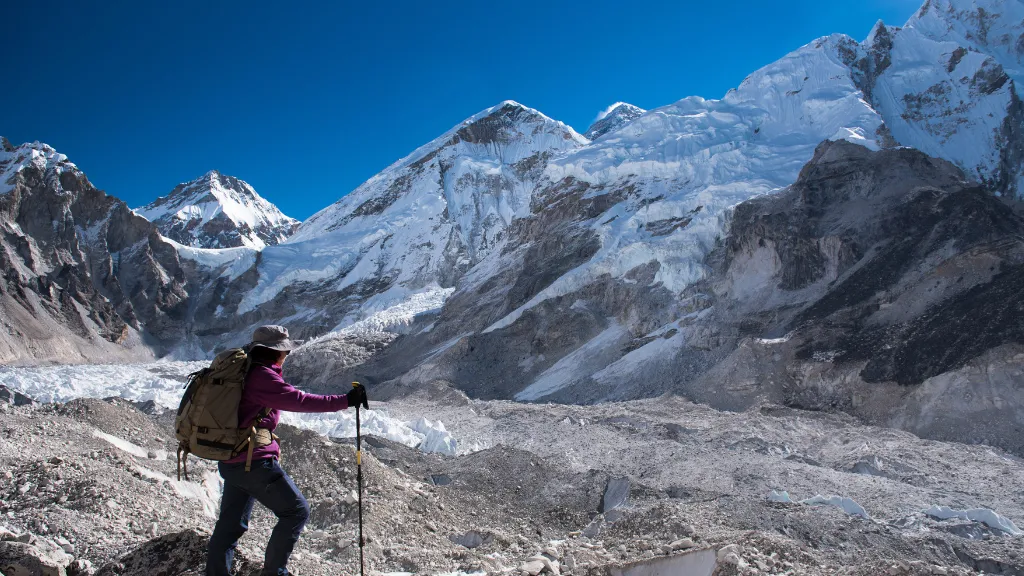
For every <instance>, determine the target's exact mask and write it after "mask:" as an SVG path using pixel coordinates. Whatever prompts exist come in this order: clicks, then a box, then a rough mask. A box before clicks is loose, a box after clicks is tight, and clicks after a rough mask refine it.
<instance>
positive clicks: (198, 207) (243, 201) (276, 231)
mask: <svg viewBox="0 0 1024 576" xmlns="http://www.w3.org/2000/svg"><path fill="white" fill-rule="evenodd" d="M136 212H138V213H139V214H140V215H141V216H143V217H145V218H147V219H148V220H150V221H151V222H153V223H155V224H156V225H157V226H158V227H159V228H160V232H161V233H162V234H163V235H164V236H166V237H168V238H170V239H171V240H174V241H175V242H178V243H180V244H184V245H187V246H194V247H197V248H230V247H235V246H249V247H251V248H256V249H261V248H263V247H264V246H267V245H273V244H277V243H279V242H281V241H283V240H284V239H286V238H287V237H288V236H289V235H291V233H292V231H294V229H295V227H296V226H297V225H298V221H297V220H295V219H293V218H289V217H288V216H285V215H284V214H283V213H282V212H281V211H280V210H279V209H278V208H277V206H274V204H272V203H271V202H269V201H268V200H266V199H265V198H263V197H262V196H260V195H259V194H257V193H256V190H254V189H253V187H252V186H250V185H249V184H248V183H247V182H245V181H244V180H240V179H238V178H235V177H234V176H228V175H225V174H222V173H221V172H220V171H218V170H210V171H208V172H207V173H205V174H203V175H202V176H200V177H199V178H196V179H195V180H192V181H190V182H184V183H182V184H178V185H177V186H176V187H175V188H174V190H172V191H171V193H170V194H168V195H167V196H162V197H160V198H157V199H156V200H155V201H153V202H152V203H150V204H149V205H147V206H144V207H142V208H138V209H136Z"/></svg>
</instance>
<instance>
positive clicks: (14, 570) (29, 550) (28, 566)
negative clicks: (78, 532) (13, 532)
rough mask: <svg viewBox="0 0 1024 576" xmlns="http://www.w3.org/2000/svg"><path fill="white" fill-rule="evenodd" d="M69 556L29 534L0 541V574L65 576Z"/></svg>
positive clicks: (69, 560)
mask: <svg viewBox="0 0 1024 576" xmlns="http://www.w3.org/2000/svg"><path fill="white" fill-rule="evenodd" d="M70 564H71V556H68V555H67V554H65V553H64V550H62V549H61V548H60V546H57V545H56V544H54V543H53V542H50V541H48V540H44V539H42V538H38V537H36V536H34V535H31V534H26V535H24V537H18V539H17V540H4V541H0V572H3V573H4V574H6V575H7V576H67V573H68V572H67V568H68V566H69V565H70Z"/></svg>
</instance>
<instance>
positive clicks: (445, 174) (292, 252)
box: [237, 101, 587, 330]
mask: <svg viewBox="0 0 1024 576" xmlns="http://www.w3.org/2000/svg"><path fill="white" fill-rule="evenodd" d="M586 143H587V141H586V139H584V138H583V137H582V136H580V135H579V134H577V133H576V132H575V131H573V130H572V128H570V127H568V126H566V125H565V124H563V123H561V122H557V121H554V120H552V119H550V118H548V117H547V116H544V115H543V114H541V113H539V112H537V111H536V110H533V109H530V108H527V107H525V106H523V105H521V104H518V103H515V102H511V101H508V102H503V103H501V104H499V105H497V106H494V107H492V108H489V109H487V110H484V111H482V112H480V113H479V114H476V115H474V116H472V117H470V118H468V119H467V120H465V121H464V122H462V123H461V124H459V125H458V126H455V127H454V128H452V129H451V130H449V131H448V132H446V133H445V134H443V135H441V136H440V137H438V138H436V139H435V140H433V141H432V142H430V143H428V144H426V145H425V146H422V147H420V148H419V149H417V150H416V151H414V152H413V153H412V154H410V155H409V156H407V157H405V158H403V159H402V160H399V161H398V162H396V163H395V164H393V165H392V166H390V167H388V168H387V169H385V170H384V171H383V172H381V173H380V174H378V175H377V176H374V177H373V178H371V179H370V180H368V181H367V182H366V183H364V184H363V185H361V186H360V187H359V188H357V189H356V190H354V191H353V192H351V193H350V194H347V195H346V196H344V197H343V198H342V199H341V200H339V201H338V202H336V203H335V204H333V205H331V206H329V207H327V208H325V209H324V210H321V211H320V212H318V213H317V214H315V215H313V216H312V217H310V218H309V219H308V220H307V221H306V222H304V223H303V224H302V225H300V226H299V228H298V229H297V230H296V232H295V234H294V235H293V236H292V237H290V238H289V239H288V240H287V241H286V242H284V243H282V244H281V245H279V246H274V247H268V248H266V249H264V250H263V252H262V253H261V257H260V263H259V266H258V270H257V275H258V280H257V281H256V284H255V286H253V287H252V288H251V289H249V290H248V291H247V292H246V293H245V295H244V297H243V298H242V300H241V301H240V302H239V303H238V305H237V313H242V314H244V313H248V312H252V311H254V310H257V309H258V310H260V314H262V315H264V317H265V314H266V313H267V312H266V310H267V309H268V308H267V307H270V308H274V309H276V308H280V307H283V308H281V309H282V310H283V309H288V310H291V312H289V313H287V314H283V315H288V314H295V313H300V314H301V316H302V317H310V318H313V317H315V318H316V319H317V321H318V322H326V321H327V320H328V319H331V322H333V323H332V324H330V325H327V326H322V327H321V328H320V329H321V330H322V329H323V328H334V327H342V325H346V324H349V323H352V322H356V321H359V320H362V319H363V318H364V317H365V316H367V315H369V314H371V313H373V312H376V311H379V310H384V309H386V308H388V307H391V306H393V305H396V304H399V303H401V302H403V301H405V300H406V299H408V298H410V295H413V294H416V293H421V292H423V291H439V290H440V291H445V292H444V293H450V291H451V288H452V287H453V286H454V285H455V283H456V281H457V280H458V279H459V278H460V277H461V275H462V274H463V273H464V272H465V271H466V270H468V269H470V268H471V267H472V266H474V265H475V264H476V263H478V262H479V261H480V260H481V259H482V258H484V257H485V256H486V255H487V254H488V253H490V252H491V250H492V248H493V246H495V245H497V244H499V243H500V242H501V241H502V239H503V238H504V237H505V235H506V229H507V227H508V226H509V225H510V224H511V223H512V222H513V221H514V220H516V219H517V218H522V217H523V216H526V215H528V214H529V213H530V205H531V199H532V194H533V191H534V189H535V188H536V187H537V182H538V180H539V179H540V178H541V176H542V175H543V173H544V169H545V167H546V165H547V162H548V159H549V158H551V157H553V156H555V155H557V154H560V153H562V152H564V151H565V150H572V149H576V148H580V147H582V146H584V145H585V144H586ZM300 287H301V288H300ZM296 289H301V290H303V294H304V296H303V297H300V298H295V297H293V296H292V291H293V290H296ZM312 294H320V295H322V296H323V298H324V300H325V301H324V302H322V303H317V304H316V305H315V306H310V305H309V304H308V303H307V301H308V300H309V299H310V296H311V295H312ZM317 298H318V297H317ZM427 300H429V298H428V299H427ZM296 305H298V306H300V308H296ZM325 310H329V311H333V312H325ZM343 311H344V313H342V312H343ZM275 314H276V313H275ZM339 314H340V315H339Z"/></svg>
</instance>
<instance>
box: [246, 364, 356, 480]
mask: <svg viewBox="0 0 1024 576" xmlns="http://www.w3.org/2000/svg"><path fill="white" fill-rule="evenodd" d="M264 408H270V413H269V414H268V415H267V417H266V418H264V419H263V420H261V421H260V422H259V424H258V425H257V427H258V428H266V429H268V430H273V429H275V428H277V422H278V421H279V420H280V419H281V412H280V411H281V410H285V411H287V412H336V411H338V410H344V409H346V408H348V398H347V397H345V396H344V395H341V396H321V395H319V394H306V393H305V392H303V391H301V390H298V389H296V388H295V387H294V386H292V385H291V384H289V383H287V382H285V381H284V378H282V377H281V367H280V366H278V365H277V364H274V365H273V366H265V365H263V364H253V366H252V368H250V369H249V373H248V374H247V375H246V376H245V391H243V392H242V400H241V402H239V404H238V425H239V426H250V425H251V423H252V421H253V420H254V419H255V418H256V416H258V415H259V413H260V410H263V409H264ZM247 454H248V453H247V452H242V453H241V454H239V455H238V456H235V457H234V458H232V459H230V460H227V461H226V462H227V463H228V464H235V463H237V462H245V458H246V456H247ZM280 457H281V447H280V446H278V445H277V440H274V442H272V443H271V444H270V445H268V446H262V447H257V448H256V449H254V450H253V451H252V459H253V460H259V459H261V458H278V459H280Z"/></svg>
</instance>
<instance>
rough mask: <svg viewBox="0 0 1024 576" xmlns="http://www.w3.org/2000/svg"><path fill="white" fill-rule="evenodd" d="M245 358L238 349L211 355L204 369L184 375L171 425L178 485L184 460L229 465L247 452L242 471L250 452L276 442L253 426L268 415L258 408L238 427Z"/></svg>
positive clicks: (246, 366)
mask: <svg viewBox="0 0 1024 576" xmlns="http://www.w3.org/2000/svg"><path fill="white" fill-rule="evenodd" d="M248 371H249V358H248V356H247V355H246V353H245V350H243V349H242V348H232V349H230V350H225V351H224V352H221V353H220V354H218V355H217V357H216V358H214V359H213V362H211V363H210V366H209V368H203V369H202V370H200V371H198V372H193V373H191V374H189V375H188V381H187V383H186V384H185V394H184V395H183V396H182V397H181V404H180V405H179V406H178V415H177V417H176V418H175V420H174V427H175V433H176V436H177V438H178V480H181V474H182V471H184V473H185V479H186V480H188V462H187V460H188V455H189V454H195V455H196V456H198V457H200V458H205V459H207V460H230V459H231V458H234V457H235V456H238V455H239V454H241V453H242V452H243V451H246V450H247V451H248V457H247V458H246V460H245V471H246V472H248V471H249V469H250V467H251V465H252V451H253V448H255V447H257V446H267V445H269V444H270V443H272V442H273V441H274V440H275V439H276V438H277V436H275V435H274V434H271V432H270V430H266V429H264V428H257V427H256V423H257V422H259V421H260V420H262V419H263V418H265V417H266V415H267V414H268V413H269V412H270V411H269V410H267V409H266V408H264V409H263V410H262V411H260V413H259V414H258V415H257V416H256V418H254V419H253V421H252V422H250V423H248V424H246V425H244V426H243V425H240V423H239V421H238V404H239V403H240V402H241V400H242V391H243V390H244V389H245V375H246V373H247V372H248Z"/></svg>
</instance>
